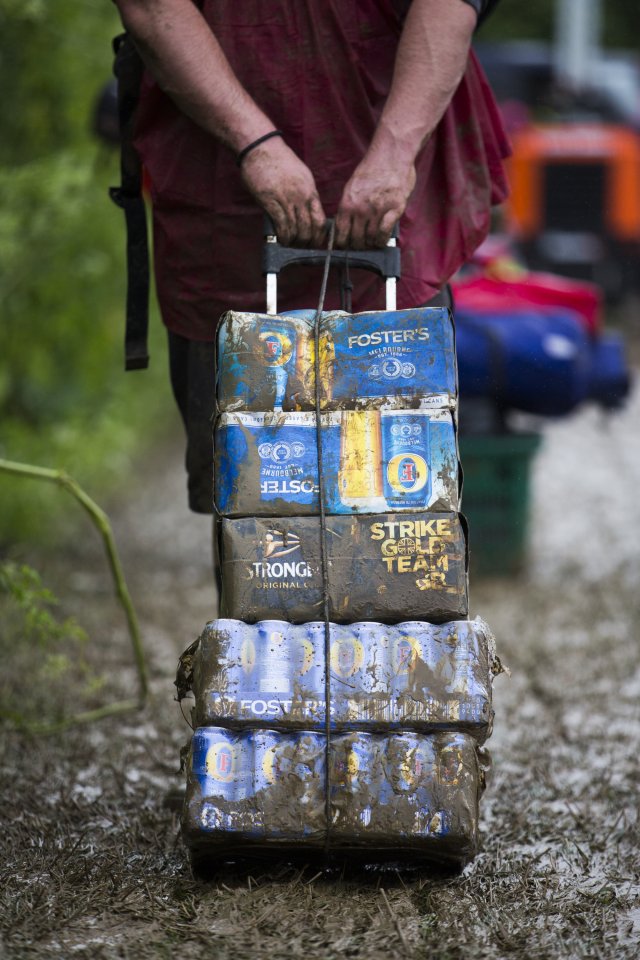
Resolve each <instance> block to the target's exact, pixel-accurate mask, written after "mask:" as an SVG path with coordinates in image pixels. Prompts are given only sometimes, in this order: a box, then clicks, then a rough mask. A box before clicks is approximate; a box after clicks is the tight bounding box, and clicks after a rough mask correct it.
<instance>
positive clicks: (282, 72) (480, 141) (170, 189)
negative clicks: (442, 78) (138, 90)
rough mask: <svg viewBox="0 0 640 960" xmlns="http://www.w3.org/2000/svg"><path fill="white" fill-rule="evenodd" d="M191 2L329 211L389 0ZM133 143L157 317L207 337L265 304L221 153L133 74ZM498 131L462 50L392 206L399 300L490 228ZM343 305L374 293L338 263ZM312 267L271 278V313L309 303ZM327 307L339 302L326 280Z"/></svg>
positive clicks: (246, 201)
mask: <svg viewBox="0 0 640 960" xmlns="http://www.w3.org/2000/svg"><path fill="white" fill-rule="evenodd" d="M199 5H200V6H201V9H202V13H203V15H204V17H205V19H206V21H207V23H208V24H209V26H210V27H211V30H212V31H213V33H214V34H215V36H216V38H217V39H218V41H219V43H220V44H221V46H222V49H223V50H224V52H225V54H226V56H227V58H228V60H229V62H230V64H231V67H232V68H233V70H234V71H235V74H236V76H237V77H238V79H239V81H240V83H242V84H243V86H244V87H245V88H246V90H247V91H248V92H249V93H250V94H251V96H252V97H253V98H254V100H255V101H256V102H257V104H258V105H259V106H260V107H261V108H262V110H264V112H265V113H266V114H267V116H268V117H269V118H270V119H271V120H272V121H273V123H274V125H275V127H276V128H278V129H280V130H283V131H284V134H285V139H286V142H287V143H288V144H289V146H290V147H292V149H293V150H294V151H295V152H296V153H297V154H298V155H299V156H300V157H301V158H302V159H303V160H304V162H305V163H306V164H307V165H308V166H309V168H310V169H311V171H312V173H313V175H314V177H315V180H316V184H317V187H318V192H319V194H320V197H321V200H322V203H323V206H324V209H325V212H326V213H327V215H328V216H332V215H334V214H335V212H336V209H337V206H338V202H339V200H340V196H341V193H342V190H343V188H344V185H345V183H346V182H347V180H348V179H349V177H350V176H351V174H352V173H353V170H354V168H355V167H356V165H357V164H358V162H359V161H360V160H361V159H362V157H363V156H364V154H365V152H366V150H367V147H368V145H369V143H370V142H371V138H372V136H373V133H374V130H375V128H376V124H377V122H378V119H379V117H380V113H381V111H382V108H383V105H384V102H385V99H386V96H387V94H388V92H389V89H390V86H391V79H392V74H393V65H394V60H395V53H396V49H397V44H398V40H399V38H400V34H401V31H402V22H403V18H402V11H401V10H400V9H399V8H400V7H401V6H402V4H399V3H397V2H394V0H354V2H349V3H346V2H344V0H322V2H321V3H316V2H310V0H308V2H301V0H203V2H202V3H201V4H199ZM136 145H137V147H138V149H139V151H140V153H141V156H142V159H143V162H144V164H145V167H146V170H147V173H148V175H149V178H150V181H151V196H152V201H153V213H154V256H155V267H156V287H157V293H158V299H159V301H160V306H161V309H162V314H163V318H164V321H165V323H166V325H167V326H168V327H169V329H170V330H172V331H173V332H175V333H178V334H181V335H182V336H185V337H188V338H190V339H195V340H211V339H213V338H214V335H215V324H216V323H217V320H218V318H219V317H220V315H221V314H222V313H223V312H224V311H225V310H228V309H235V310H259V309H263V308H264V280H263V277H262V274H261V249H262V242H263V232H264V231H263V213H262V210H261V209H260V207H259V206H258V204H257V203H256V201H255V200H254V199H253V197H252V196H251V195H250V193H249V192H248V190H247V189H246V188H245V186H244V185H243V183H242V180H241V176H240V171H239V169H238V167H237V165H236V162H235V157H234V155H233V154H232V153H231V152H230V151H229V150H228V149H227V148H226V147H224V146H222V145H221V144H220V143H219V142H218V141H217V140H216V139H215V138H214V137H213V136H211V135H210V134H208V133H206V132H205V131H204V130H202V129H201V128H200V127H198V126H197V125H196V124H195V123H194V122H192V121H191V120H190V119H189V118H188V117H186V116H185V115H184V114H183V113H181V112H180V111H179V110H178V108H177V107H176V106H175V105H174V104H173V103H172V101H171V100H170V99H169V98H168V97H167V96H166V95H165V94H164V93H163V92H162V91H161V90H160V89H159V87H158V86H157V84H155V82H154V81H153V80H152V79H151V78H150V77H146V78H145V81H144V84H143V90H142V94H141V102H140V106H139V111H138V125H137V137H136ZM507 154H508V145H507V141H506V137H505V135H504V132H503V130H502V126H501V124H500V120H499V116H498V112H497V108H496V106H495V103H494V100H493V97H492V95H491V92H490V90H489V88H488V85H487V83H486V80H485V78H484V76H483V74H482V72H481V70H480V67H479V66H478V64H477V62H476V60H475V58H474V56H473V54H471V55H470V58H469V63H468V67H467V70H466V73H465V76H464V78H463V80H462V82H461V83H460V86H459V88H458V90H457V92H456V93H455V95H454V97H453V100H452V102H451V104H450V106H449V108H448V110H447V112H446V113H445V115H444V117H443V119H442V120H441V122H440V124H439V126H438V128H437V130H436V131H435V133H434V135H433V136H432V137H431V139H430V140H429V142H428V144H427V145H426V146H425V147H424V149H423V150H422V152H421V154H420V155H419V157H418V160H417V163H416V169H417V184H416V188H415V190H414V192H413V194H412V197H411V200H410V203H409V205H408V207H407V210H406V212H405V214H404V216H403V218H402V222H401V234H400V245H401V247H402V258H403V263H402V270H403V276H402V280H401V282H400V283H399V286H398V306H399V307H408V306H414V305H417V304H420V303H423V302H425V301H426V300H428V299H429V298H430V297H431V296H432V295H433V294H434V293H435V292H436V291H437V290H439V289H440V288H441V287H442V285H443V283H444V282H446V280H447V279H448V278H449V277H450V276H451V274H452V273H454V272H455V270H456V269H457V268H458V267H459V266H460V265H461V264H462V263H463V262H464V261H465V260H466V259H467V258H468V257H469V256H470V254H471V253H472V252H473V250H474V249H475V248H476V246H477V245H478V244H479V243H480V242H481V241H482V239H483V238H484V236H485V235H486V233H487V231H488V228H489V217H490V206H491V204H492V203H496V202H500V201H501V200H502V199H503V198H504V196H505V194H506V184H505V179H504V173H503V169H502V162H501V161H502V158H503V157H505V156H506V155H507ZM353 280H354V297H353V302H354V308H355V309H358V310H363V309H370V308H373V307H376V306H377V307H379V306H381V305H382V290H381V285H380V282H379V280H377V279H376V278H375V277H373V276H372V275H370V274H366V273H362V272H361V271H354V272H353ZM319 283H320V277H319V271H317V270H313V269H312V268H291V270H290V271H289V272H288V273H287V272H285V273H283V274H281V275H280V288H279V305H280V307H281V309H284V308H296V307H309V306H312V305H313V304H314V303H315V302H316V300H317V293H318V288H319ZM326 305H327V307H328V308H332V307H336V306H338V305H339V298H338V292H337V289H330V290H329V291H328V296H327V300H326Z"/></svg>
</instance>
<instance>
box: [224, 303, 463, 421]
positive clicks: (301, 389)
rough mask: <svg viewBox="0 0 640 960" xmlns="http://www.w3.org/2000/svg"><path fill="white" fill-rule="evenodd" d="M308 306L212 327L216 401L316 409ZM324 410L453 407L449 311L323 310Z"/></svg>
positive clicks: (236, 406)
mask: <svg viewBox="0 0 640 960" xmlns="http://www.w3.org/2000/svg"><path fill="white" fill-rule="evenodd" d="M313 320H314V311H311V310H307V311H294V312H293V313H291V314H281V315H278V316H275V317H273V316H268V315H266V314H254V313H235V312H230V313H227V314H225V315H224V316H223V317H222V319H221V321H220V326H219V331H218V377H217V394H218V405H219V408H220V409H221V410H223V411H228V410H255V411H265V410H271V411H273V410H313V409H315V371H314V357H315V343H314V335H313ZM319 362H320V378H321V404H322V407H323V408H329V409H349V408H354V407H365V408H373V407H376V406H379V405H381V404H392V405H397V406H399V407H401V408H404V409H406V408H411V407H413V406H416V405H418V404H419V403H420V402H422V401H424V400H425V399H427V400H431V401H432V402H434V403H435V404H437V405H444V406H451V407H453V406H454V405H455V398H456V395H457V370H456V360H455V339H454V330H453V320H452V317H451V314H450V312H449V311H448V310H446V309H444V308H440V307H425V308H420V309H413V310H397V311H370V312H366V313H357V314H348V313H344V312H341V311H337V312H327V313H324V314H323V316H322V319H321V324H320V357H319Z"/></svg>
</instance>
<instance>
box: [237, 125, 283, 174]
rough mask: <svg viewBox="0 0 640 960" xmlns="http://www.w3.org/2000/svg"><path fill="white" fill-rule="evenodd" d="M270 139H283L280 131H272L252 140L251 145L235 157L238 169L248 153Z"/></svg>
mask: <svg viewBox="0 0 640 960" xmlns="http://www.w3.org/2000/svg"><path fill="white" fill-rule="evenodd" d="M271 137H284V133H283V132H282V130H272V131H271V132H270V133H265V134H264V136H262V137H258V139H257V140H254V141H253V143H250V144H249V146H247V147H244V148H243V149H242V150H241V151H240V153H239V154H238V156H237V157H236V163H237V165H238V166H239V167H241V166H242V161H243V160H244V158H245V157H246V155H247V154H248V153H250V152H251V151H252V150H253V149H255V147H259V146H260V144H261V143H264V142H265V140H271Z"/></svg>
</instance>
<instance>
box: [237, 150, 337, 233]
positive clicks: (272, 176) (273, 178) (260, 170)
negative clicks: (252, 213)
mask: <svg viewBox="0 0 640 960" xmlns="http://www.w3.org/2000/svg"><path fill="white" fill-rule="evenodd" d="M242 178H243V180H244V182H245V184H246V186H247V187H248V188H249V190H250V191H251V193H252V194H253V196H254V197H255V198H256V200H257V201H258V203H259V204H260V206H261V207H262V208H263V209H264V210H266V212H267V213H268V214H269V216H270V217H271V219H272V220H273V222H274V224H275V228H276V233H277V236H278V240H279V241H280V243H282V244H284V246H289V245H291V244H295V245H298V246H302V247H314V248H316V249H320V248H321V247H323V246H324V241H325V236H326V218H325V214H324V210H323V209H322V204H321V202H320V197H319V196H318V191H317V189H316V184H315V180H314V179H313V174H312V173H311V170H309V168H308V167H307V166H306V165H305V164H304V163H303V162H302V160H300V158H299V157H298V156H296V154H295V153H294V152H293V150H291V148H290V147H288V146H287V145H286V143H285V142H284V140H282V139H280V138H279V137H273V139H271V140H267V141H266V142H265V143H261V144H260V146H258V147H255V148H254V149H253V150H251V152H250V153H248V154H247V156H246V157H245V158H244V160H243V161H242Z"/></svg>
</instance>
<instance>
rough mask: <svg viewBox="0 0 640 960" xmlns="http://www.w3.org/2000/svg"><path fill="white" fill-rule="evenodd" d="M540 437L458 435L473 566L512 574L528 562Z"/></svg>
mask: <svg viewBox="0 0 640 960" xmlns="http://www.w3.org/2000/svg"><path fill="white" fill-rule="evenodd" d="M541 439H542V438H541V436H540V435H539V434H536V433H533V434H530V433H504V434H488V435H486V436H482V435H477V436H462V437H460V441H459V443H460V459H461V461H462V469H463V471H464V488H463V494H462V511H463V513H464V514H465V515H466V517H467V519H468V521H469V547H470V566H471V571H472V572H474V573H476V574H480V575H482V574H486V575H503V576H508V575H512V574H516V573H518V572H519V571H520V570H521V569H522V567H523V566H524V563H525V559H526V553H527V542H528V520H529V499H530V482H529V478H530V472H531V462H532V459H533V456H534V454H535V452H536V450H537V449H538V447H539V446H540V442H541Z"/></svg>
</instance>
